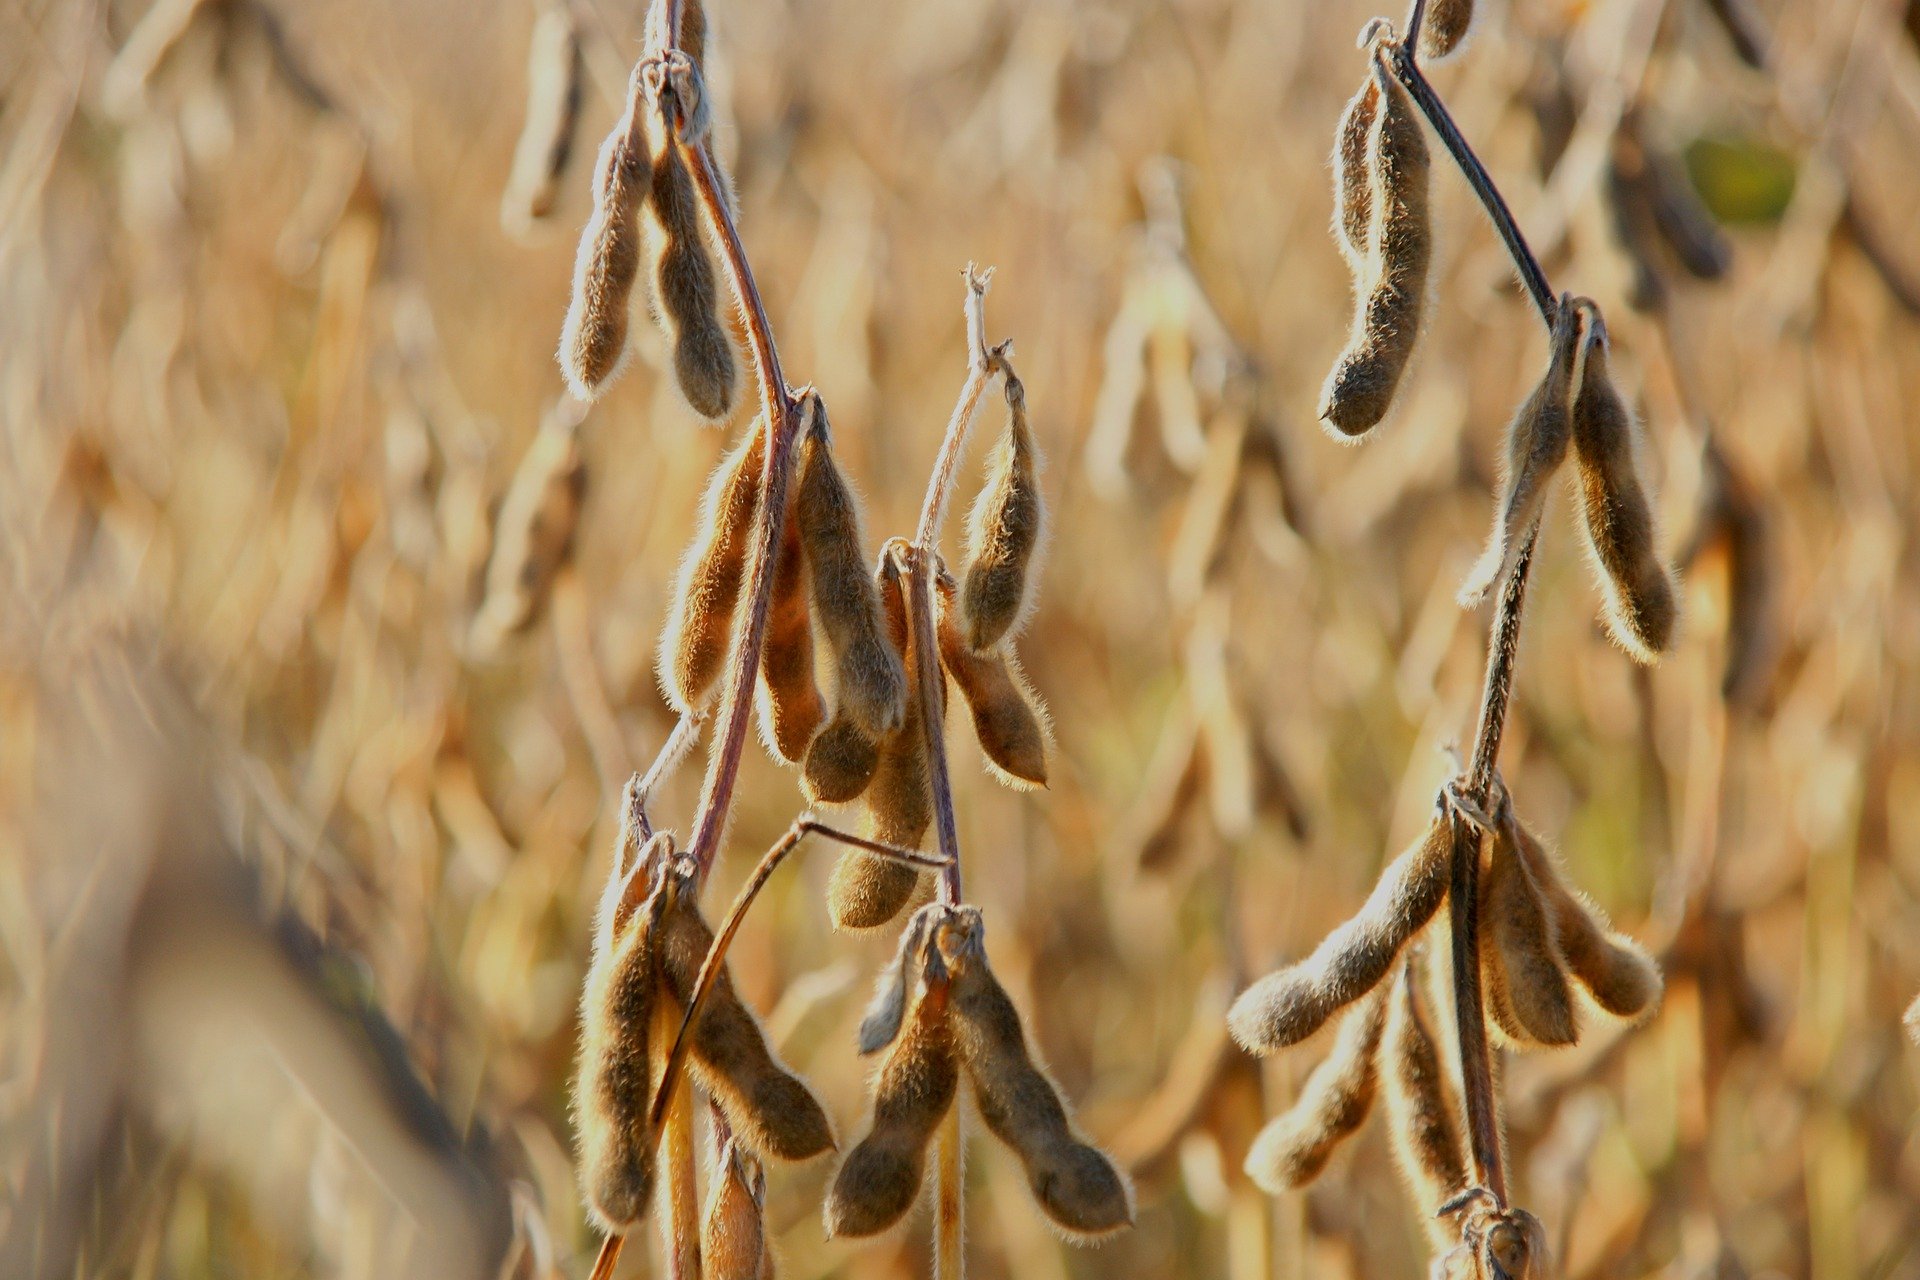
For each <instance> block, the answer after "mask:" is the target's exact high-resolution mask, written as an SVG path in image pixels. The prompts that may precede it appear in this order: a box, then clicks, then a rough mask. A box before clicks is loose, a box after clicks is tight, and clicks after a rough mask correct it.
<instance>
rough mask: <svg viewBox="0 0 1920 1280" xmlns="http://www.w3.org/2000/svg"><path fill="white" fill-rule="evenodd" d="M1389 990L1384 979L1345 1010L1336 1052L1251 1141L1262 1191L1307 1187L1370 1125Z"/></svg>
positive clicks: (1250, 1165) (1249, 1163) (1251, 1160)
mask: <svg viewBox="0 0 1920 1280" xmlns="http://www.w3.org/2000/svg"><path fill="white" fill-rule="evenodd" d="M1391 990H1392V987H1391V985H1390V984H1385V983H1383V984H1381V985H1380V986H1378V987H1375V988H1374V989H1373V991H1372V992H1370V993H1369V994H1368V995H1367V996H1366V998H1365V999H1363V1000H1361V1001H1360V1002H1359V1003H1358V1004H1356V1005H1354V1006H1353V1007H1352V1008H1350V1009H1348V1010H1347V1012H1346V1016H1345V1017H1343V1018H1342V1019H1341V1020H1340V1035H1339V1038H1338V1039H1337V1040H1335V1041H1334V1042H1333V1050H1332V1052H1330V1053H1328V1054H1327V1056H1326V1057H1325V1058H1324V1059H1322V1060H1321V1062H1320V1065H1319V1066H1317V1067H1315V1068H1314V1069H1313V1074H1312V1075H1310V1076H1308V1077H1307V1082H1306V1084H1305V1085H1304V1086H1303V1087H1302V1088H1301V1090H1300V1096H1299V1097H1297V1098H1295V1099H1294V1101H1293V1105H1292V1106H1290V1107H1288V1108H1287V1109H1286V1110H1285V1111H1283V1112H1281V1113H1280V1114H1279V1115H1277V1116H1275V1117H1274V1118H1273V1119H1272V1120H1271V1121H1269V1122H1268V1124H1267V1126H1266V1127H1265V1128H1263V1129H1262V1130H1260V1134H1259V1136H1258V1137H1256V1138H1255V1139H1254V1140H1253V1146H1252V1147H1250V1148H1248V1150H1247V1160H1246V1171H1247V1176H1248V1177H1250V1178H1252V1179H1253V1181H1254V1183H1255V1185H1257V1186H1258V1187H1259V1188H1260V1189H1261V1190H1262V1191H1265V1192H1267V1193H1268V1194H1269V1195H1279V1194H1280V1193H1281V1192H1282V1191H1291V1190H1296V1189H1298V1188H1300V1187H1304V1186H1306V1185H1307V1184H1308V1183H1310V1182H1312V1181H1313V1180H1314V1179H1315V1178H1317V1177H1319V1176H1320V1172H1321V1170H1323V1169H1325V1168H1326V1167H1327V1161H1328V1160H1330V1159H1332V1157H1333V1153H1334V1152H1335V1151H1336V1150H1338V1149H1339V1146H1340V1144H1341V1143H1342V1142H1344V1141H1346V1140H1347V1139H1348V1138H1350V1137H1352V1136H1353V1135H1354V1134H1355V1133H1357V1132H1359V1129H1360V1126H1361V1125H1362V1124H1365V1123H1366V1119H1367V1114H1368V1112H1370V1111H1372V1110H1373V1099H1374V1096H1375V1094H1377V1093H1378V1092H1379V1082H1380V1073H1379V1068H1378V1058H1379V1052H1380V1036H1381V1032H1382V1031H1383V1029H1384V1028H1385V1027H1386V1024H1387V996H1388V993H1389V992H1390V991H1391Z"/></svg>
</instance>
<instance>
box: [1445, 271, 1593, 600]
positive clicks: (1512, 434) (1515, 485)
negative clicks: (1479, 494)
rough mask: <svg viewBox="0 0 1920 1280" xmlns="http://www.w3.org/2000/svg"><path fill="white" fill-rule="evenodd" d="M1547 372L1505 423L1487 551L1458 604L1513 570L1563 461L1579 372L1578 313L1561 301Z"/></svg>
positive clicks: (1481, 597)
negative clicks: (1551, 482)
mask: <svg viewBox="0 0 1920 1280" xmlns="http://www.w3.org/2000/svg"><path fill="white" fill-rule="evenodd" d="M1548 345H1549V355H1548V359H1547V371H1546V373H1544V374H1543V375H1542V376H1541V378H1540V382H1539V384H1538V385H1537V386H1535V387H1534V389H1533V392H1532V394H1530V395H1529V396H1528V397H1527V398H1526V400H1525V401H1523V402H1522V403H1521V405H1520V407H1519V408H1518V409H1517V410H1515V411H1514V415H1513V419H1512V421H1511V422H1509V423H1508V424H1507V445H1506V456H1505V458H1504V459H1503V461H1502V464H1501V468H1500V497H1499V500H1498V501H1497V503H1496V504H1495V512H1494V521H1493V533H1492V535H1491V536H1489V537H1488V539H1487V549H1486V551H1485V553H1484V554H1482V555H1481V557H1480V559H1479V561H1478V562H1477V563H1476V564H1475V565H1474V567H1473V569H1472V571H1471V572H1469V573H1468V574H1467V580H1466V581H1465V582H1464V583H1462V584H1461V587H1460V595H1459V599H1460V603H1461V604H1462V605H1463V606H1465V607H1467V608H1473V607H1475V606H1477V605H1479V604H1480V602H1481V601H1482V600H1484V599H1485V598H1486V595H1487V592H1488V591H1489V590H1490V589H1491V588H1492V587H1493V585H1494V584H1495V583H1497V582H1499V581H1500V580H1501V579H1503V578H1505V577H1506V575H1507V572H1508V570H1510V569H1512V568H1513V561H1514V558H1515V557H1516V556H1518V555H1519V554H1520V546H1521V544H1522V543H1523V542H1525V541H1526V534H1527V530H1528V529H1529V528H1531V527H1532V526H1533V524H1534V522H1535V521H1536V520H1538V519H1539V518H1540V512H1541V509H1542V508H1543V507H1544V506H1545V505H1546V501H1547V485H1548V482H1549V481H1551V480H1552V479H1553V474H1554V472H1556V471H1558V470H1559V469H1560V464H1561V463H1562V462H1565V461H1566V458H1567V449H1568V446H1569V445H1570V444H1571V443H1572V440H1573V379H1574V376H1575V374H1577V373H1578V372H1579V363H1580V362H1579V348H1580V322H1579V312H1578V310H1577V309H1576V308H1575V307H1574V306H1572V305H1571V302H1570V300H1569V299H1568V298H1566V297H1562V298H1561V299H1560V314H1559V316H1558V317H1557V318H1556V319H1555V320H1554V323H1553V337H1552V339H1551V340H1550V342H1549V344H1548Z"/></svg>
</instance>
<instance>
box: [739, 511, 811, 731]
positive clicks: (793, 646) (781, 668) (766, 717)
mask: <svg viewBox="0 0 1920 1280" xmlns="http://www.w3.org/2000/svg"><path fill="white" fill-rule="evenodd" d="M794 508H795V504H794V499H793V494H792V493H791V491H789V493H788V496H787V514H786V519H785V520H784V521H783V522H782V525H781V534H780V549H779V551H778V553H777V557H778V558H777V559H776V560H775V562H774V571H773V596H772V599H771V601H770V603H769V604H768V608H767V635H766V640H765V642H764V643H763V645H762V647H761V651H760V684H759V689H758V697H757V699H756V703H757V710H758V712H759V720H760V736H761V738H762V739H763V740H764V741H765V742H766V745H767V750H768V751H769V752H771V753H772V754H773V755H774V756H775V757H777V758H778V759H781V760H785V761H786V762H787V763H788V764H799V763H800V762H801V761H802V760H804V759H806V756H807V747H808V745H809V744H810V743H812V741H813V737H814V735H815V734H816V733H818V732H819V731H820V725H821V723H822V722H823V721H825V720H826V718H827V708H826V703H825V702H824V701H823V700H822V699H821V697H820V687H819V686H818V685H816V684H815V683H814V680H813V609H812V606H811V605H810V604H809V603H808V597H807V564H806V554H805V547H804V543H803V541H802V539H801V537H800V520H799V516H798V513H797V512H796V511H795V509H794Z"/></svg>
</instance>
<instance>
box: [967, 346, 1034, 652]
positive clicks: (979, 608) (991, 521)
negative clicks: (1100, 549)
mask: <svg viewBox="0 0 1920 1280" xmlns="http://www.w3.org/2000/svg"><path fill="white" fill-rule="evenodd" d="M1006 393H1007V433H1006V436H1005V437H1004V438H1003V439H1002V440H1001V442H1000V444H999V446H998V447H997V448H996V449H995V450H994V456H993V461H992V462H991V464H990V465H989V469H988V474H987V485H986V488H984V489H982V490H981V491H980V497H979V499H978V500H977V501H975V503H974V504H973V512H972V514H971V515H970V516H969V517H968V521H967V556H968V560H967V573H966V584H965V586H964V588H963V589H962V592H961V597H960V603H961V611H962V613H963V614H964V616H965V619H966V636H967V644H968V646H969V647H970V648H972V649H973V650H974V652H976V653H984V652H986V651H987V650H988V649H991V648H993V646H995V645H997V644H999V643H1000V641H1001V640H1002V639H1003V638H1005V637H1007V636H1009V635H1018V634H1019V632H1020V628H1021V627H1023V626H1025V625H1026V620H1027V614H1028V613H1029V612H1031V610H1032V608H1033V598H1034V592H1033V583H1034V579H1036V578H1037V577H1038V576H1039V569H1040V566H1039V562H1038V555H1037V553H1038V551H1039V547H1040V541H1041V539H1042V538H1043V537H1045V536H1046V520H1047V511H1046V504H1045V503H1044V502H1043V501H1042V499H1041V496H1040V476H1039V470H1040V450H1039V446H1038V445H1036V444H1035V443H1034V439H1033V429H1032V428H1031V427H1030V426H1028V425H1027V389H1026V387H1025V386H1024V385H1023V384H1022V383H1021V381H1020V379H1019V378H1017V377H1015V376H1014V373H1013V370H1012V369H1008V370H1007V386H1006Z"/></svg>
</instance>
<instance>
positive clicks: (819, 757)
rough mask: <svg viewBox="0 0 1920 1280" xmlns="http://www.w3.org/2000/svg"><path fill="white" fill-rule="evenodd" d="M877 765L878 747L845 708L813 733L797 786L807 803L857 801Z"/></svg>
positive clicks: (878, 758)
mask: <svg viewBox="0 0 1920 1280" xmlns="http://www.w3.org/2000/svg"><path fill="white" fill-rule="evenodd" d="M879 764H880V746H879V744H878V743H876V742H875V741H874V740H873V739H872V738H870V737H868V736H867V732H866V730H864V729H862V728H861V727H860V726H859V725H857V724H855V723H854V722H853V719H852V717H851V716H849V715H848V714H847V713H846V712H845V711H844V710H843V711H836V712H834V715H833V719H831V720H829V721H827V725H826V728H824V729H822V730H820V732H819V733H817V734H815V735H814V736H813V743H812V745H810V746H809V747H808V748H807V759H806V763H805V764H804V765H802V766H801V771H800V789H801V790H802V791H803V792H805V793H806V797H807V801H808V803H810V804H846V803H848V802H849V801H852V800H858V799H859V798H860V793H861V792H863V791H865V790H866V789H867V786H868V784H870V783H871V782H872V781H873V771H874V770H875V769H876V768H878V767H879Z"/></svg>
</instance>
